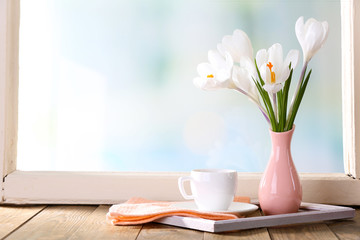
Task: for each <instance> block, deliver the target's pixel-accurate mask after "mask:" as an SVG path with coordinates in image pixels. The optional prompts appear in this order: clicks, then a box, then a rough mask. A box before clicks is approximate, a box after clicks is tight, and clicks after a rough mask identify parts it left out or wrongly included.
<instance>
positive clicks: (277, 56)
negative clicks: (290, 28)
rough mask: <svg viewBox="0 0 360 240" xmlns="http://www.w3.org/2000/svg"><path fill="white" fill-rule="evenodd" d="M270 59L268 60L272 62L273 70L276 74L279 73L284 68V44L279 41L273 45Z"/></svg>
mask: <svg viewBox="0 0 360 240" xmlns="http://www.w3.org/2000/svg"><path fill="white" fill-rule="evenodd" d="M268 53H269V59H268V61H269V62H271V63H272V65H273V66H274V67H273V70H272V71H274V72H275V74H278V73H279V72H280V71H281V70H282V66H283V50H282V46H281V45H280V44H279V43H275V44H274V45H272V46H271V47H270V48H269V50H268Z"/></svg>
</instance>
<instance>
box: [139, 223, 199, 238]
mask: <svg viewBox="0 0 360 240" xmlns="http://www.w3.org/2000/svg"><path fill="white" fill-rule="evenodd" d="M203 236H204V233H203V232H200V231H194V230H189V229H184V228H177V227H172V226H168V225H163V224H158V223H147V224H144V226H143V228H142V229H141V231H140V234H139V236H138V237H137V239H136V240H146V239H156V240H189V239H191V240H197V239H199V240H202V239H203Z"/></svg>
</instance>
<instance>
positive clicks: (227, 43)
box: [217, 29, 253, 63]
mask: <svg viewBox="0 0 360 240" xmlns="http://www.w3.org/2000/svg"><path fill="white" fill-rule="evenodd" d="M217 48H218V50H219V52H220V53H221V54H223V55H224V54H225V52H228V53H230V55H231V57H232V58H233V60H234V62H236V63H240V61H241V59H242V58H243V57H248V58H250V59H252V58H253V48H252V45H251V41H250V39H249V37H248V36H247V35H246V33H245V32H243V31H241V30H239V29H236V30H235V31H234V33H233V35H227V36H224V37H223V39H222V42H221V43H219V44H218V45H217Z"/></svg>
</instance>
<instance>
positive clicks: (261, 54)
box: [256, 49, 268, 67]
mask: <svg viewBox="0 0 360 240" xmlns="http://www.w3.org/2000/svg"><path fill="white" fill-rule="evenodd" d="M267 59H268V53H267V51H266V49H260V50H259V51H258V52H257V53H256V64H257V65H258V67H260V66H261V65H263V64H264V63H267V62H268V61H267Z"/></svg>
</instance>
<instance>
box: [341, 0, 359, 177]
mask: <svg viewBox="0 0 360 240" xmlns="http://www.w3.org/2000/svg"><path fill="white" fill-rule="evenodd" d="M341 21H342V23H341V31H342V34H341V35H342V38H341V41H342V46H341V48H342V97H343V104H342V109H343V146H344V166H345V172H346V173H347V174H350V175H352V176H353V177H355V178H360V156H359V154H358V151H359V149H360V126H359V125H360V68H359V66H360V1H358V0H342V1H341Z"/></svg>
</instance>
